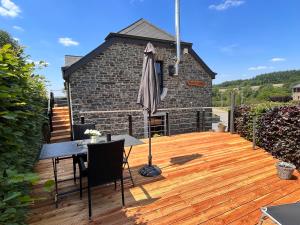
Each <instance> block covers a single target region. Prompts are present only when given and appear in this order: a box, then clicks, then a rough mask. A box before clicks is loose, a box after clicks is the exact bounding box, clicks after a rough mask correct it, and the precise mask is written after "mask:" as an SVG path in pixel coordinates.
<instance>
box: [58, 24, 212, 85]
mask: <svg viewBox="0 0 300 225" xmlns="http://www.w3.org/2000/svg"><path fill="white" fill-rule="evenodd" d="M118 41H122V42H134V43H138V44H143V45H146V44H147V42H149V41H151V42H152V43H153V44H154V45H155V46H159V45H164V46H172V47H175V42H174V37H173V36H172V35H170V34H168V33H167V32H165V31H163V30H161V29H159V28H157V27H155V26H154V25H152V24H151V23H149V22H148V21H146V20H144V19H140V20H138V21H137V22H135V23H133V24H131V25H130V26H128V27H126V28H124V29H123V30H121V31H119V32H118V33H110V34H109V35H108V36H107V37H106V38H105V42H104V43H103V44H101V45H100V46H98V47H97V48H96V49H94V50H93V51H91V52H90V53H88V54H87V55H85V56H83V57H82V58H80V59H79V60H77V61H76V62H75V63H73V64H71V65H68V66H64V67H62V73H63V78H64V80H68V79H69V76H70V75H71V74H72V73H73V72H74V71H76V70H77V69H79V68H80V67H82V66H83V65H85V64H86V63H87V62H89V61H90V60H92V59H93V58H94V57H96V56H97V55H99V54H101V53H103V52H104V51H105V50H106V49H107V48H108V47H110V46H111V45H112V44H113V43H115V42H118ZM181 45H182V47H183V48H184V47H187V48H188V49H189V53H190V54H191V55H192V56H193V57H194V59H195V60H196V61H197V62H198V63H199V64H200V65H201V66H202V67H203V69H204V70H205V71H206V72H207V73H208V74H209V75H210V77H211V78H212V79H214V78H215V75H216V73H215V72H213V71H212V70H211V69H210V68H209V67H208V66H207V65H206V64H205V63H204V61H203V60H202V59H201V58H200V57H199V56H198V55H197V53H196V52H195V51H194V50H193V49H192V44H191V43H188V42H181Z"/></svg>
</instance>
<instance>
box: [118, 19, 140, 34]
mask: <svg viewBox="0 0 300 225" xmlns="http://www.w3.org/2000/svg"><path fill="white" fill-rule="evenodd" d="M143 20H145V19H144V18H140V19H138V20H137V21H135V22H133V23H131V24H130V25H128V26H127V27H125V28H123V29H122V30H120V31H118V32H117V33H121V32H122V31H123V30H126V29H128V28H129V27H131V26H133V25H134V24H136V23H138V22H140V21H143Z"/></svg>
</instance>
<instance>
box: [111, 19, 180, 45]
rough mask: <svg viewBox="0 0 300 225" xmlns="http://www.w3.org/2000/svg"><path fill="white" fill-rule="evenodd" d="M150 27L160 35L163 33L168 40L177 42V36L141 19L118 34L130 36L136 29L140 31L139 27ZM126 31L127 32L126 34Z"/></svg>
mask: <svg viewBox="0 0 300 225" xmlns="http://www.w3.org/2000/svg"><path fill="white" fill-rule="evenodd" d="M143 24H144V25H146V26H149V27H151V29H153V30H155V31H156V32H158V33H161V34H162V35H165V36H166V37H168V39H171V40H174V41H175V36H174V35H172V34H170V33H168V32H166V31H165V30H163V29H161V28H159V27H157V26H155V25H154V24H152V23H150V22H149V21H148V20H146V19H144V18H141V19H139V20H137V21H135V22H134V23H132V24H130V25H129V26H127V27H125V28H124V29H122V30H120V31H118V32H117V33H119V34H130V32H131V31H134V30H135V29H138V27H139V26H143ZM124 31H126V32H124Z"/></svg>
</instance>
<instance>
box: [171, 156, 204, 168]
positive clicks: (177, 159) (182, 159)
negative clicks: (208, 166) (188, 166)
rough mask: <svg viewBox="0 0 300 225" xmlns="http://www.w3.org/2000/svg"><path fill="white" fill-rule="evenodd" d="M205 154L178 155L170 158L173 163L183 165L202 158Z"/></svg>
mask: <svg viewBox="0 0 300 225" xmlns="http://www.w3.org/2000/svg"><path fill="white" fill-rule="evenodd" d="M202 156H203V155H202V154H199V153H195V154H191V155H183V156H177V157H172V158H171V159H170V162H171V163H172V165H183V164H185V163H188V162H190V161H192V160H195V159H198V158H201V157H202Z"/></svg>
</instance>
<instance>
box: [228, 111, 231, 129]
mask: <svg viewBox="0 0 300 225" xmlns="http://www.w3.org/2000/svg"><path fill="white" fill-rule="evenodd" d="M230 116H231V110H230V109H229V110H228V124H227V125H228V130H227V131H228V132H229V131H230V125H231V121H230Z"/></svg>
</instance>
